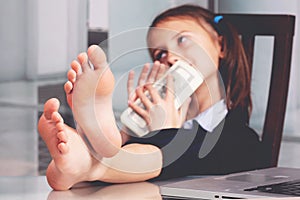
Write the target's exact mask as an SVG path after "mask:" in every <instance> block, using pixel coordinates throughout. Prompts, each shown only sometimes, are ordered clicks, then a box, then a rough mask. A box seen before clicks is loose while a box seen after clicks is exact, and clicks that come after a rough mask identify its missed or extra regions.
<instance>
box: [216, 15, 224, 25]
mask: <svg viewBox="0 0 300 200" xmlns="http://www.w3.org/2000/svg"><path fill="white" fill-rule="evenodd" d="M222 19H223V16H222V15H217V16H215V17H214V22H215V24H218V23H219V22H220V21H221V20H222Z"/></svg>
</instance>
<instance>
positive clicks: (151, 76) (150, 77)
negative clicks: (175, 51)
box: [147, 61, 160, 83]
mask: <svg viewBox="0 0 300 200" xmlns="http://www.w3.org/2000/svg"><path fill="white" fill-rule="evenodd" d="M159 68H160V62H159V61H155V62H154V63H153V67H152V69H151V72H150V73H149V75H148V79H147V83H154V81H156V80H157V79H156V78H157V73H158V70H159Z"/></svg>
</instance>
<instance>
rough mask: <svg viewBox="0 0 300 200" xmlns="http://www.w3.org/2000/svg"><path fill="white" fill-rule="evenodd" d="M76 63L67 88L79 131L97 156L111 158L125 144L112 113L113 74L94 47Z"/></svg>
mask: <svg viewBox="0 0 300 200" xmlns="http://www.w3.org/2000/svg"><path fill="white" fill-rule="evenodd" d="M77 59H78V61H73V62H72V64H71V67H72V69H71V70H69V72H68V80H69V81H68V82H67V83H66V84H65V91H66V94H67V100H68V103H69V105H70V106H71V108H72V111H73V115H74V119H75V120H76V122H77V125H78V126H79V127H80V129H78V131H79V132H80V131H81V130H82V131H83V133H81V134H84V136H86V138H87V139H88V142H89V143H90V144H91V147H92V148H93V150H94V152H96V153H97V154H98V155H100V156H103V157H112V156H114V155H115V154H117V153H118V151H119V150H120V148H121V143H122V139H121V135H120V132H119V130H118V127H117V125H116V122H115V118H114V113H113V109H112V93H113V89H114V77H113V74H112V72H111V70H110V69H109V67H108V65H107V63H106V56H105V54H104V52H103V50H102V49H101V48H100V47H99V46H97V45H93V46H91V47H90V48H89V49H88V52H87V54H86V53H81V54H79V55H78V58H77ZM89 62H90V63H91V64H92V65H93V67H91V66H90V65H89ZM98 155H97V157H98Z"/></svg>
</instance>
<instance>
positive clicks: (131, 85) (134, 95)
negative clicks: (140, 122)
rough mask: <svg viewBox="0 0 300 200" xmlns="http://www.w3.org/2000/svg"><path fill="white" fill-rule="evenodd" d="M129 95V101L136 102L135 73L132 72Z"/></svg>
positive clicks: (129, 76)
mask: <svg viewBox="0 0 300 200" xmlns="http://www.w3.org/2000/svg"><path fill="white" fill-rule="evenodd" d="M127 94H128V100H129V101H135V99H136V94H135V92H134V71H130V72H129V74H128V80H127Z"/></svg>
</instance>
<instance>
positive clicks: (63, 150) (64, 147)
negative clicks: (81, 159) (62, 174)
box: [57, 142, 69, 154]
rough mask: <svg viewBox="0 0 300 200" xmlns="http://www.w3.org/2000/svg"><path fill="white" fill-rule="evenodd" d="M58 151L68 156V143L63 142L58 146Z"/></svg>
mask: <svg viewBox="0 0 300 200" xmlns="http://www.w3.org/2000/svg"><path fill="white" fill-rule="evenodd" d="M57 148H58V150H59V151H60V153H62V154H66V153H68V151H69V147H68V145H67V143H64V142H61V143H59V144H58V145H57Z"/></svg>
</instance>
